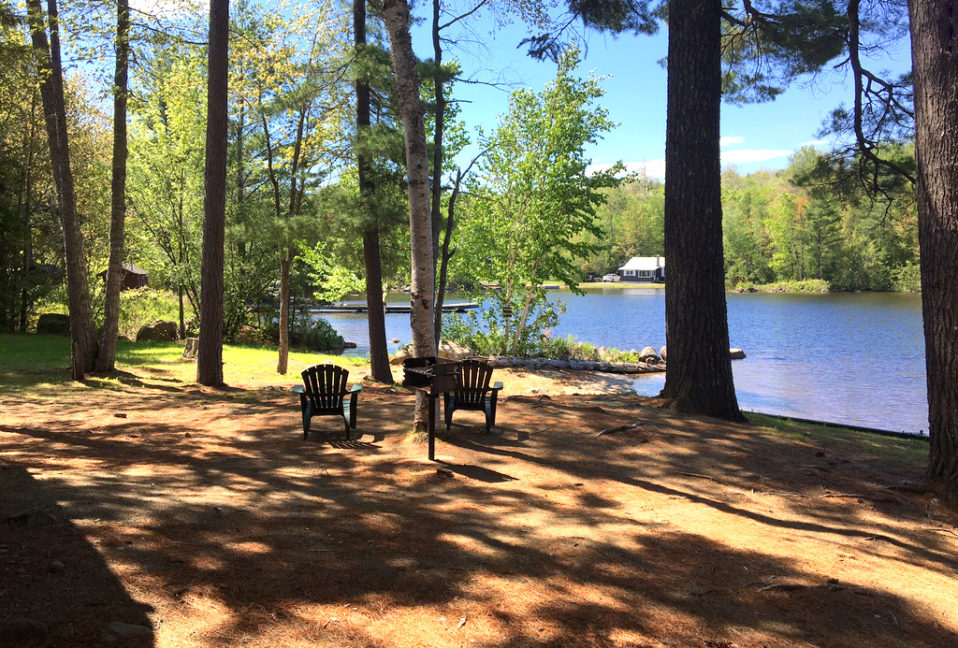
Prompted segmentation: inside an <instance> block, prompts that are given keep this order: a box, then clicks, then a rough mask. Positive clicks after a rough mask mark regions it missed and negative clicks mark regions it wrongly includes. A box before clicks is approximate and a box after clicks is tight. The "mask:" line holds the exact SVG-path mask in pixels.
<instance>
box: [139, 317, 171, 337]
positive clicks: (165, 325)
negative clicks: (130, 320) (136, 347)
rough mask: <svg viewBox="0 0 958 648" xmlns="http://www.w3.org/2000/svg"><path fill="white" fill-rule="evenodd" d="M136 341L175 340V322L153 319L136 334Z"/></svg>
mask: <svg viewBox="0 0 958 648" xmlns="http://www.w3.org/2000/svg"><path fill="white" fill-rule="evenodd" d="M136 341H137V342H175V341H176V322H171V321H169V320H153V321H152V322H150V323H149V324H147V325H146V326H144V327H143V328H141V329H140V330H139V331H138V332H137V334H136Z"/></svg>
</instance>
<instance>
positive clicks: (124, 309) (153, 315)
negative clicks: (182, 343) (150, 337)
mask: <svg viewBox="0 0 958 648" xmlns="http://www.w3.org/2000/svg"><path fill="white" fill-rule="evenodd" d="M153 320H169V321H171V322H179V320H180V310H179V303H178V302H177V299H176V295H175V294H174V293H173V292H171V291H169V290H153V289H152V288H140V289H137V290H124V291H122V292H121V293H120V324H119V333H120V335H123V336H125V337H128V338H130V339H131V340H135V339H136V334H137V332H138V331H139V330H140V329H141V328H142V327H143V326H145V325H147V324H149V323H150V322H152V321H153Z"/></svg>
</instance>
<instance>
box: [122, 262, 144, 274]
mask: <svg viewBox="0 0 958 648" xmlns="http://www.w3.org/2000/svg"><path fill="white" fill-rule="evenodd" d="M123 269H124V270H126V271H127V272H129V273H131V274H138V275H145V274H150V273H149V272H147V271H146V270H144V269H143V268H141V267H139V266H135V265H133V264H132V263H124V264H123Z"/></svg>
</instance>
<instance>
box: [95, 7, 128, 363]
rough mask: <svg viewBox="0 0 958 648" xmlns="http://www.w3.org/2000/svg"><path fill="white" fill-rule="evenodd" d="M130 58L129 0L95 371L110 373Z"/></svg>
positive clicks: (123, 19)
mask: <svg viewBox="0 0 958 648" xmlns="http://www.w3.org/2000/svg"><path fill="white" fill-rule="evenodd" d="M129 55H130V4H129V0H117V3H116V72H115V73H114V77H113V178H112V184H111V187H110V192H111V196H110V261H109V265H108V266H107V270H106V298H105V304H104V309H103V331H102V333H101V336H100V352H99V353H98V354H97V359H96V370H97V371H99V372H107V371H113V368H114V365H115V362H116V337H117V333H118V332H119V328H120V282H121V280H122V279H123V248H124V228H125V226H126V158H127V139H126V94H127V71H128V65H129Z"/></svg>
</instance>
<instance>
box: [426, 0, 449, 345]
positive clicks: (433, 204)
mask: <svg viewBox="0 0 958 648" xmlns="http://www.w3.org/2000/svg"><path fill="white" fill-rule="evenodd" d="M441 9H442V6H441V3H440V0H432V52H433V77H432V82H433V86H434V92H435V100H436V105H435V116H434V124H433V135H432V185H431V188H430V189H431V195H430V213H431V218H432V260H433V276H434V277H435V276H436V274H437V267H438V265H439V231H440V230H441V225H442V160H443V153H444V152H445V151H443V144H442V137H443V134H444V132H445V125H446V94H445V89H444V88H443V76H442V38H441V37H440V30H439V18H440V15H441ZM436 287H437V291H436V292H437V294H436V296H435V299H436V301H439V295H438V292H439V290H438V288H439V285H438V284H437V286H436ZM434 316H435V322H436V323H435V325H434V327H433V328H434V333H433V336H434V337H435V339H436V343H437V344H438V343H439V340H440V337H439V336H440V334H441V332H442V309H441V308H437V309H435V312H434Z"/></svg>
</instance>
